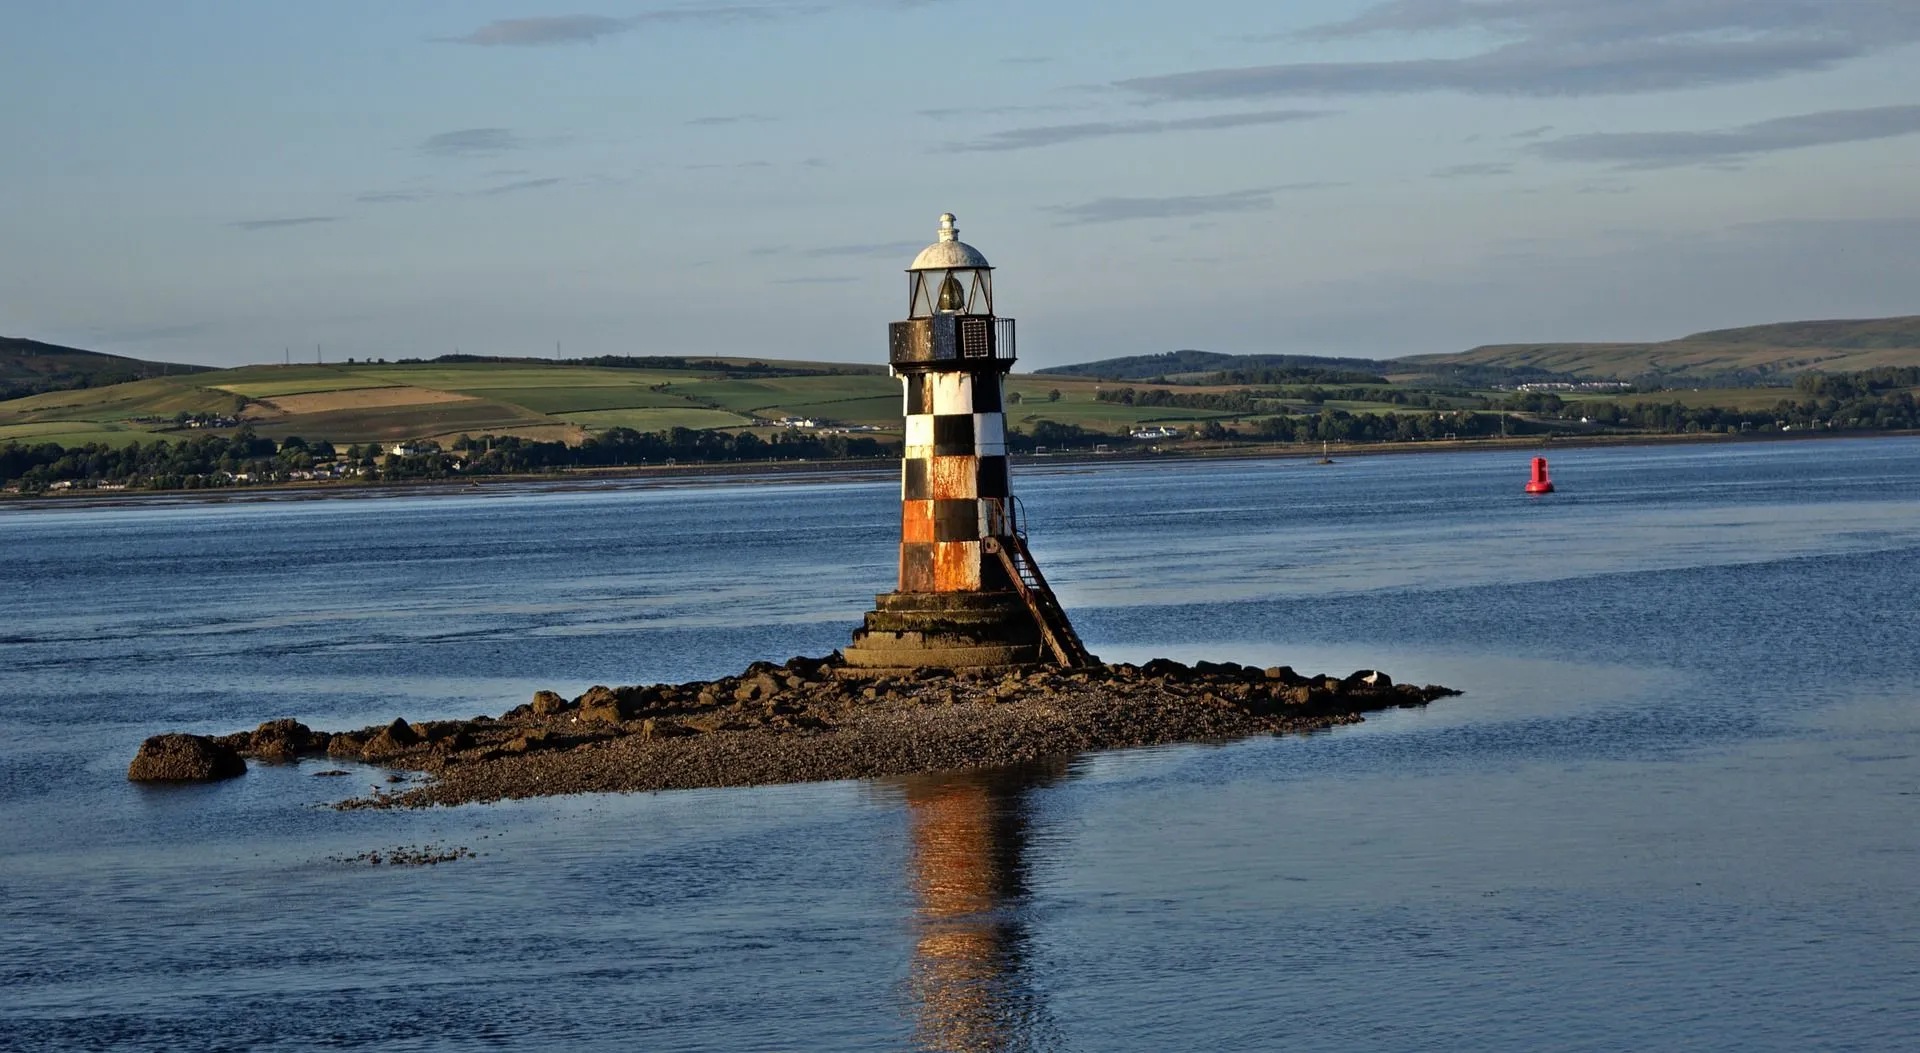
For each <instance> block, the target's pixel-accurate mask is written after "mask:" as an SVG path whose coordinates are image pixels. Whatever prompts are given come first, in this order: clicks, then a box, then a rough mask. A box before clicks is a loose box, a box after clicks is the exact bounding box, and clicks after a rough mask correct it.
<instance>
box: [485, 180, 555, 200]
mask: <svg viewBox="0 0 1920 1053" xmlns="http://www.w3.org/2000/svg"><path fill="white" fill-rule="evenodd" d="M559 182H560V179H559V177H558V176H547V177H546V178H544V179H522V180H519V181H518V182H514V183H502V184H500V185H499V186H490V187H488V188H486V189H485V190H479V191H475V193H476V194H477V195H478V196H480V197H496V196H498V195H500V194H513V193H517V192H519V191H522V190H539V189H542V188H544V187H550V186H553V185H555V184H557V183H559Z"/></svg>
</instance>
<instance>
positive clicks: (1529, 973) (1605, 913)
mask: <svg viewBox="0 0 1920 1053" xmlns="http://www.w3.org/2000/svg"><path fill="white" fill-rule="evenodd" d="M1554 475H1555V478H1556V480H1557V481H1558V482H1559V483H1560V485H1561V492H1560V493H1559V494H1557V495H1554V496H1553V497H1551V498H1548V499H1528V498H1525V497H1523V496H1521V494H1520V493H1519V489H1520V484H1521V483H1522V482H1524V479H1525V459H1524V458H1523V457H1517V456H1513V455H1506V454H1498V455H1495V454H1489V455H1477V454H1475V455H1445V456H1407V457H1379V458H1366V459H1355V460H1352V461H1350V462H1346V463H1342V464H1340V465H1336V466H1333V467H1329V468H1321V467H1317V466H1313V465H1310V464H1306V463H1302V462H1240V463H1233V464H1213V465H1203V466H1177V467H1152V466H1124V467H1112V468H1104V467H1103V468H1099V469H1088V470H1081V469H1072V470H1066V469H1063V470H1059V471H1036V470H1027V471H1025V472H1024V473H1023V474H1022V475H1021V477H1020V479H1019V482H1018V487H1019V489H1020V492H1021V493H1022V495H1023V497H1024V499H1025V502H1026V505H1027V510H1028V515H1029V520H1030V522H1031V524H1032V527H1033V547H1034V550H1035V554H1036V556H1037V557H1038V559H1039V560H1040V561H1041V563H1042V565H1043V567H1045V569H1046V570H1047V572H1048V575H1049V577H1050V578H1051V579H1052V580H1053V582H1054V583H1055V585H1056V587H1057V588H1058V589H1059V591H1060V593H1061V595H1062V598H1063V600H1064V601H1065V603H1066V605H1067V606H1068V608H1069V609H1070V610H1071V611H1073V612H1074V615H1075V617H1076V620H1077V623H1078V625H1079V626H1080V628H1081V630H1082V633H1083V635H1084V636H1085V637H1086V638H1087V640H1088V642H1089V644H1090V645H1091V646H1092V647H1093V649H1094V650H1095V651H1097V652H1099V653H1100V654H1102V655H1103V656H1104V657H1106V658H1108V659H1131V660H1139V659H1144V658H1147V657H1151V656H1154V655H1161V654H1165V655H1171V656H1174V657H1180V658H1186V659H1193V658H1199V657H1214V658H1222V657H1224V658H1233V659H1237V660H1241V661H1249V662H1255V663H1258V664H1273V663H1282V662H1285V663H1290V664H1293V665H1295V666H1296V667H1298V668H1301V669H1303V670H1320V669H1325V670H1329V671H1335V672H1345V671H1348V670H1351V669H1354V668H1358V667H1363V666H1367V667H1371V666H1378V667H1380V668H1384V669H1387V670H1388V671H1390V672H1392V673H1394V674H1395V675H1396V676H1398V677H1399V678H1401V679H1408V680H1418V681H1434V682H1440V683H1445V684H1449V685H1451V686H1454V687H1458V688H1462V689H1464V690H1465V691H1466V692H1467V693H1466V694H1465V695H1463V696H1462V697H1459V698H1454V699H1448V700H1444V701H1442V702H1440V703H1436V704H1435V705H1433V706H1431V707H1429V708H1427V709H1424V710H1408V711H1395V712H1391V713H1385V714H1379V715H1376V716H1373V717H1370V718H1369V720H1368V721H1367V723H1365V724H1363V725H1360V726H1356V727H1352V728H1343V729H1339V730H1336V731H1333V732H1329V733H1324V734H1318V735H1313V736H1307V737H1295V738H1283V739H1262V740H1255V741H1248V742H1242V743H1236V744H1229V745H1209V746H1186V747H1173V748H1165V749H1155V750H1142V751H1131V752H1122V753H1113V754H1104V755H1095V756H1088V757H1081V758H1076V759H1073V760H1070V761H1060V762H1057V763H1051V764H1043V765H1039V766H1037V767H1033V768H1028V769H1023V770H1016V771H1006V772H975V773H957V774H951V775H945V776H930V777H926V778H917V779H903V780H894V781H890V782H883V783H833V784H821V785H808V786H794V787H769V788H760V789H749V790H725V791H696V792H687V793H669V794H654V795H629V796H607V797H580V798H569V799H554V800H540V801H527V802H517V803H508V804H501V805H489V806H476V807H463V808H457V809H438V810H433V811H425V812H405V813H367V812H353V813H341V812H336V811H333V810H331V809H329V808H327V807H325V806H326V805H327V804H329V803H331V802H333V801H336V800H339V799H340V798H342V797H345V796H349V795H352V794H355V793H361V792H365V791H366V790H368V789H369V788H372V787H374V786H376V785H378V786H384V785H385V783H384V775H385V773H384V772H380V771H377V770H374V769H371V768H366V767H363V766H358V765H342V766H340V767H346V768H349V769H350V774H349V775H348V776H346V777H343V778H318V777H315V776H314V774H313V773H314V772H316V771H319V770H324V769H327V768H331V767H335V766H336V765H333V764H332V763H320V762H308V763H304V764H301V765H298V766H290V767H280V768H274V767H255V768H254V769H253V770H252V771H251V772H250V773H249V774H248V775H247V776H246V777H245V778H242V779H238V780H235V781H232V782H228V783H224V784H217V785H213V786H204V787H184V788H144V787H138V786H134V785H131V784H129V783H127V782H126V781H125V779H124V772H125V767H126V763H127V761H128V759H130V758H131V756H132V754H133V751H134V749H135V747H136V746H137V745H138V743H139V741H140V740H141V739H142V738H143V737H145V736H146V735H148V734H152V733H154V732H156V731H160V730H170V729H178V730H188V731H200V732H226V731H231V730H235V729H238V728H242V727H249V726H251V725H252V724H254V723H256V722H258V721H259V720H262V719H266V718H269V717H275V716H283V715H288V716H296V717H299V718H300V719H302V720H305V721H307V722H308V723H310V724H313V725H315V726H320V727H329V728H332V727H355V726H360V725H363V724H367V723H373V722H376V721H387V720H391V719H392V718H393V717H395V716H401V715H404V716H407V717H409V718H413V719H422V718H441V717H454V716H467V715H472V714H474V713H481V712H489V713H497V712H500V711H502V710H503V709H506V708H508V707H510V706H512V705H515V704H518V703H520V702H523V701H525V700H526V698H527V697H528V696H529V695H530V693H531V692H532V691H534V690H536V689H539V688H555V689H557V690H560V691H562V692H565V693H568V694H573V693H577V692H579V691H580V690H583V689H584V688H586V687H587V686H589V685H591V684H594V683H613V684H619V683H631V682H639V681H648V680H660V679H664V680H684V679H689V678H694V677H704V676H713V675H719V674H723V673H727V672H731V671H736V670H738V669H739V668H740V667H742V666H743V665H745V664H746V663H747V662H749V661H752V660H754V659H762V658H766V659H783V658H785V657H787V656H788V655H791V654H796V653H814V654H817V653H824V652H825V651H827V650H830V649H832V648H833V647H836V646H838V645H839V644H840V643H842V642H843V641H844V640H845V638H846V633H847V631H848V630H849V629H850V628H851V626H852V625H853V623H854V622H855V621H857V619H858V617H859V615H860V613H861V612H862V611H864V610H865V609H866V607H867V606H868V605H869V603H870V602H871V594H872V593H873V592H875V591H878V590H881V589H884V588H885V587H887V586H888V584H889V581H890V576H891V573H892V558H893V552H892V549H891V546H890V535H891V533H892V531H894V530H895V529H896V527H895V524H896V516H897V511H896V507H895V505H894V503H893V502H894V500H895V491H894V490H893V488H892V487H891V486H889V485H887V484H884V483H874V484H869V483H849V482H835V483H829V484H814V485H772V484H759V483H749V484H740V485H725V486H713V487H688V488H679V489H671V490H663V489H647V488H637V487H630V488H608V489H605V490H596V491H588V492H574V493H550V492H537V491H519V492H510V493H507V492H493V491H487V492H482V493H479V494H453V493H437V494H432V495H424V496H403V497H379V498H366V499H360V500H345V499H340V500H322V501H289V500H242V501H232V502H227V503H199V502H180V503H169V504H162V505H139V506H134V507H123V508H91V509H73V510H57V509H56V510H44V509H36V510H21V509H9V510H5V511H0V594H3V595H5V596H6V600H5V602H4V607H0V1048H4V1049H49V1048H62V1049H122V1048H124V1049H208V1050H216V1049H233V1050H240V1049H275V1050H281V1049H286V1050H291V1049H315V1048H359V1047H366V1048H379V1049H396V1050H441V1049H452V1050H473V1049H496V1048H513V1049H521V1048H539V1047H545V1048H560V1049H630V1048H672V1049H693V1050H732V1049H900V1048H914V1047H916V1046H925V1047H929V1048H959V1049H1000V1048H1010V1049H1020V1048H1034V1049H1082V1050H1115V1049H1167V1048H1209V1049H1223V1050H1227V1049H1234V1050H1238V1049H1248V1050H1252V1049H1273V1048H1289V1049H1309V1050H1312V1049H1326V1050H1338V1049H1367V1050H1413V1049H1432V1048H1470V1049H1483V1050H1535V1049H1543V1048H1554V1049H1569V1050H1618V1049H1639V1048H1662V1049H1672V1048H1714V1049H1735V1048H1738V1049H1768V1050H1770V1049H1781V1050H1786V1049H1792V1050H1801V1049H1808V1048H1819V1049H1903V1048H1909V1047H1910V1045H1911V1043H1912V1041H1913V1039H1914V1036H1915V1035H1916V1034H1920V905H1916V904H1917V901H1916V896H1915V893H1916V891H1920V887H1917V886H1920V878H1916V875H1920V821H1916V820H1920V708H1917V706H1916V703H1920V688H1916V686H1915V685H1916V684H1917V683H1920V652H1917V651H1916V647H1915V643H1914V641H1915V640H1917V639H1920V561H1916V558H1915V557H1916V555H1920V441H1915V440H1906V439H1899V440H1891V439H1890V440H1870V441H1858V442H1856V441H1834V442H1819V443H1794V444H1760V445H1742V446H1736V447H1731V448H1706V449H1691V448H1666V449H1658V450H1590V451H1563V452H1561V453H1559V454H1557V455H1555V457H1554ZM428 843H432V844H438V845H443V846H448V847H452V846H462V847H468V848H471V849H473V850H474V851H475V852H476V853H478V855H477V856H476V857H474V858H471V859H463V860H460V861H457V862H453V863H447V864H443V865H440V866H436V867H417V868H404V867H403V868H393V867H369V866H366V865H363V864H352V863H347V862H341V861H339V860H341V859H343V858H346V857H351V856H353V855H356V854H358V853H361V852H365V851H369V850H386V849H390V848H393V847H397V846H403V845H420V844H428Z"/></svg>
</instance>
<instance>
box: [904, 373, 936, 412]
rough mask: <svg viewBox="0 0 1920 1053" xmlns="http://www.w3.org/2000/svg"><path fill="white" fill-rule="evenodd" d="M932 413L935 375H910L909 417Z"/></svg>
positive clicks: (908, 390) (908, 387)
mask: <svg viewBox="0 0 1920 1053" xmlns="http://www.w3.org/2000/svg"><path fill="white" fill-rule="evenodd" d="M932 412H933V374H931V373H912V374H909V375H908V376H907V415H908V416H914V415H917V414H922V413H932Z"/></svg>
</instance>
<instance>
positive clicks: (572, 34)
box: [441, 4, 826, 48]
mask: <svg viewBox="0 0 1920 1053" xmlns="http://www.w3.org/2000/svg"><path fill="white" fill-rule="evenodd" d="M825 9H826V8H825V7H824V6H822V5H818V4H720V5H706V6H694V5H691V4H689V5H686V6H679V7H663V8H658V9H655V10H652V11H644V12H642V13H640V14H637V15H630V16H627V17H624V18H616V17H614V16H611V15H548V16H542V17H536V18H503V19H499V20H496V21H493V22H489V23H487V24H486V25H484V26H481V27H480V28H479V29H476V30H474V31H473V32H471V33H468V34H466V35H465V36H458V37H443V38H441V39H442V40H443V41H444V42H445V43H449V44H471V45H474V46H477V47H512V48H537V47H556V46H561V45H567V44H594V43H598V42H599V41H600V40H601V39H602V38H604V37H610V36H616V35H618V34H621V33H625V32H628V31H630V30H634V29H638V28H640V27H642V26H647V25H678V24H699V23H727V22H758V21H765V20H768V19H774V18H786V17H791V16H795V15H810V14H818V13H819V12H821V11H823V10H825Z"/></svg>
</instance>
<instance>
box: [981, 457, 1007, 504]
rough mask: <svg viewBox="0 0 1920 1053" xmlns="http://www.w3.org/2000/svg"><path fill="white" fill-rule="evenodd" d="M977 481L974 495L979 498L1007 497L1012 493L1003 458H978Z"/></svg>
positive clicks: (1005, 460) (1005, 462)
mask: <svg viewBox="0 0 1920 1053" xmlns="http://www.w3.org/2000/svg"><path fill="white" fill-rule="evenodd" d="M979 480H980V481H979V483H978V489H976V490H975V491H974V493H977V494H979V495H980V496H981V497H1007V496H1010V495H1011V494H1012V493H1013V481H1012V480H1011V479H1009V478H1008V477H1007V459H1006V458H1005V457H998V456H992V457H982V458H980V475H979Z"/></svg>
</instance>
